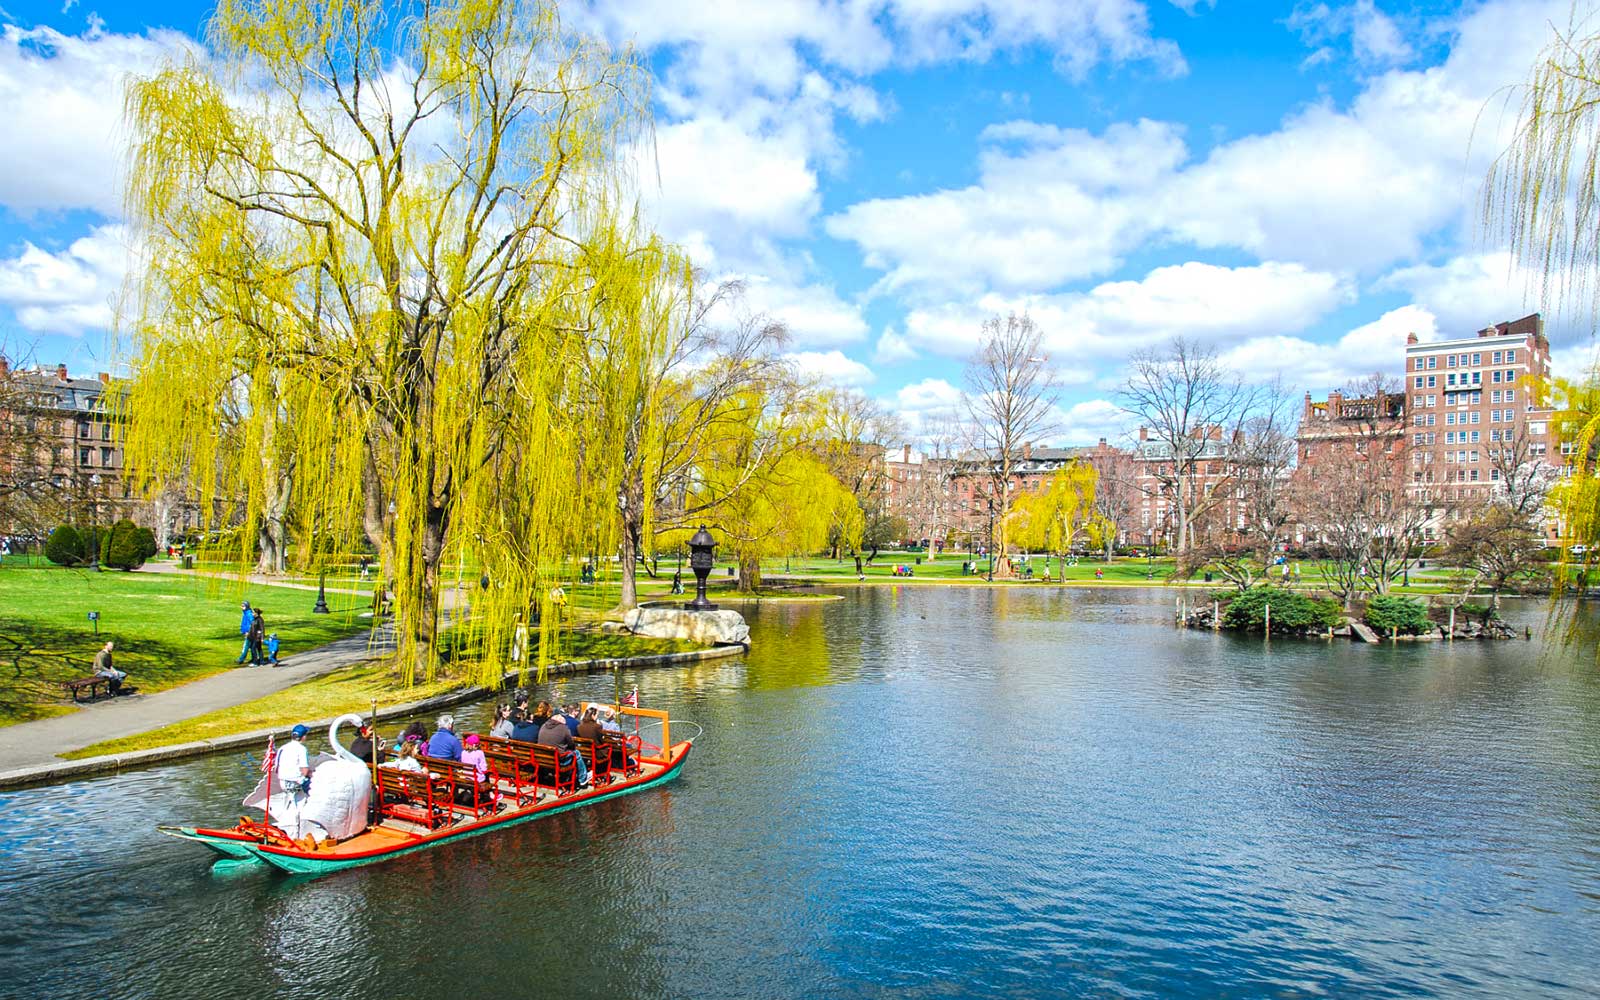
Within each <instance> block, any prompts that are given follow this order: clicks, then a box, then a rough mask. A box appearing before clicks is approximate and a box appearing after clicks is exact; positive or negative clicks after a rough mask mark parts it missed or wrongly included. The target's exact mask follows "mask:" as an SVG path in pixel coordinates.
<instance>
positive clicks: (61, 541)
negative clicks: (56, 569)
mask: <svg viewBox="0 0 1600 1000" xmlns="http://www.w3.org/2000/svg"><path fill="white" fill-rule="evenodd" d="M44 557H45V558H46V559H48V560H50V561H51V562H53V563H55V564H56V565H57V566H82V565H83V564H84V563H85V562H86V561H87V560H86V559H85V558H84V539H83V536H82V535H80V534H79V533H78V529H77V528H74V527H73V526H72V525H70V524H63V525H61V526H59V527H57V528H56V530H54V531H52V532H50V537H49V538H48V539H46V540H45V543H44Z"/></svg>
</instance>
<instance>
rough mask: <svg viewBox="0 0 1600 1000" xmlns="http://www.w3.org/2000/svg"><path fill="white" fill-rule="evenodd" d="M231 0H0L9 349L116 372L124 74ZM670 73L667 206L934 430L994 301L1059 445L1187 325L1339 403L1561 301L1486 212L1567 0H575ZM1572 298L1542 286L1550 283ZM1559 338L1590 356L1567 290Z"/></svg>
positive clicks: (689, 235) (2, 293)
mask: <svg viewBox="0 0 1600 1000" xmlns="http://www.w3.org/2000/svg"><path fill="white" fill-rule="evenodd" d="M208 9H209V8H208V7H207V6H206V5H204V4H189V3H169V4H164V5H161V6H160V7H159V8H157V9H151V8H150V7H149V6H148V5H139V4H116V5H108V4H106V3H103V2H101V0H67V5H66V6H65V7H64V8H63V6H62V5H61V3H60V2H59V0H57V2H52V3H47V4H38V3H32V2H28V3H17V2H16V0H0V28H3V32H4V37H3V44H0V100H3V101H4V103H5V111H6V115H5V117H6V120H8V121H9V122H11V123H12V128H10V129H8V135H7V136H6V139H5V141H4V142H3V143H0V342H3V343H4V344H6V345H7V346H8V348H9V349H10V350H11V351H12V353H16V352H17V351H18V350H19V348H21V349H31V351H32V353H33V355H34V357H35V358H36V359H37V360H38V361H39V362H41V363H44V364H49V365H53V364H55V363H57V362H62V361H64V362H66V363H67V364H68V365H69V366H70V367H71V368H72V369H73V370H75V371H90V372H92V371H97V370H105V369H108V368H111V367H113V366H114V365H115V363H116V357H115V348H114V346H113V343H112V342H111V340H110V338H109V337H108V331H109V330H110V328H111V326H112V325H113V323H114V316H115V303H116V297H117V293H118V289H119V288H120V287H121V284H122V274H123V269H124V266H125V264H124V261H125V257H126V248H125V235H124V232H123V230H122V228H121V226H120V219H119V215H120V210H119V203H120V186H121V168H122V158H121V152H120V146H119V138H118V134H119V128H120V125H119V122H120V90H121V86H122V81H123V80H124V79H125V78H126V77H127V75H128V74H136V73H142V72H149V71H150V70H151V69H152V68H153V67H155V66H157V65H159V63H160V61H161V60H162V59H164V58H166V57H168V56H169V55H170V54H172V53H173V52H177V51H181V50H182V49H183V48H184V47H185V46H189V45H195V44H198V43H197V42H196V41H195V39H197V38H199V37H200V36H201V34H202V30H203V24H204V21H205V18H206V17H207V13H208ZM563 11H564V16H565V17H566V19H567V20H568V22H569V23H571V24H574V25H578V26H581V27H583V28H584V29H585V30H588V31H591V32H594V33H596V34H599V35H602V36H604V37H606V38H607V39H609V40H611V41H612V42H615V43H622V42H632V43H633V44H634V45H635V46H636V47H637V48H638V50H639V51H640V52H642V53H643V54H644V55H645V58H646V59H647V60H648V63H649V65H650V67H651V69H652V70H653V71H654V73H655V77H656V88H655V94H656V129H655V145H656V148H655V158H656V162H657V163H659V166H660V171H659V173H660V184H659V187H657V186H655V185H652V187H651V189H650V190H649V191H647V192H646V200H647V203H648V208H649V211H650V213H651V217H652V218H653V219H654V220H655V223H656V225H657V226H658V228H660V230H661V231H662V232H663V233H664V234H665V235H666V236H667V237H669V238H671V239H673V240H676V241H679V242H681V243H683V244H684V245H685V246H687V247H689V248H691V250H692V252H693V253H694V255H695V257H696V259H697V261H698V262H699V263H700V264H701V265H702V266H703V267H704V269H705V270H706V271H707V272H708V273H709V274H711V275H713V276H717V277H740V278H742V279H743V280H744V281H745V283H746V286H747V289H748V293H747V296H748V305H749V307H750V308H752V309H754V310H756V311H763V312H767V313H770V314H772V315H773V316H775V317H777V318H780V319H782V320H784V321H785V322H786V323H787V324H788V326H789V327H790V330H791V332H792V336H793V340H792V344H791V350H792V351H793V353H794V355H795V358H796V361H797V363H799V364H801V365H802V366H803V367H805V368H807V369H808V370H811V371H813V372H815V373H817V374H818V375H819V376H821V377H825V378H827V379H830V380H833V381H835V382H838V383H841V384H846V385H851V386H855V387H858V388H860V389H861V390H862V391H863V392H866V393H868V394H870V395H872V396H874V397H876V398H878V399H881V400H882V401H883V402H884V404H885V405H886V406H888V407H889V408H890V409H892V410H895V411H896V412H898V413H900V414H901V415H902V417H903V419H904V421H905V423H906V425H907V427H908V429H909V431H910V432H911V433H913V434H916V433H918V432H920V431H921V430H923V429H925V428H927V427H929V426H931V424H932V423H933V422H934V421H936V419H937V417H938V416H939V415H940V414H941V413H945V412H948V411H949V410H950V409H951V407H952V406H953V404H954V401H955V399H956V396H957V391H958V389H959V386H960V384H961V368H962V363H963V360H964V359H965V357H966V356H967V355H968V354H970V352H971V351H972V349H973V347H974V345H975V342H976V338H977V332H978V328H979V324H980V323H981V321H982V320H983V318H984V317H985V316H988V315H991V314H995V313H1000V312H1006V311H1011V310H1017V311H1023V310H1025V311H1027V312H1028V313H1029V314H1030V315H1032V316H1033V317H1034V318H1035V320H1036V321H1038V322H1039V323H1040V325H1041V326H1042V327H1043V328H1044V329H1045V331H1046V334H1047V344H1048V349H1049V354H1050V357H1051V359H1052V361H1053V363H1054V364H1055V366H1056V367H1057V368H1058V370H1059V371H1060V373H1061V375H1062V381H1063V383H1064V388H1063V393H1062V403H1061V407H1060V411H1061V412H1060V414H1059V427H1058V429H1057V430H1056V432H1055V433H1054V434H1053V435H1052V439H1053V440H1055V441H1058V442H1060V443H1089V442H1092V441H1093V440H1094V439H1095V438H1096V437H1098V436H1101V435H1107V436H1111V437H1113V438H1115V437H1116V436H1117V435H1119V434H1121V433H1125V432H1126V430H1127V424H1128V420H1127V417H1126V415H1125V414H1123V413H1121V412H1120V411H1119V410H1118V408H1117V407H1116V405H1115V398H1116V396H1115V388H1116V385H1117V383H1118V381H1119V379H1120V377H1121V371H1122V369H1123V366H1124V365H1125V363H1126V360H1127V358H1128V356H1129V354H1130V353H1131V352H1132V351H1134V350H1137V349H1140V348H1142V347H1150V346H1155V345H1159V344H1160V343H1161V342H1163V341H1164V340H1166V339H1167V338H1169V337H1171V336H1174V335H1182V336H1186V337H1190V338H1193V339H1197V340H1201V341H1204V342H1206V343H1209V344H1211V345H1213V346H1214V347H1215V348H1216V349H1217V350H1218V351H1219V352H1221V353H1222V354H1223V356H1224V357H1225V358H1226V359H1227V360H1228V362H1229V363H1230V364H1231V365H1233V366H1234V367H1235V368H1237V369H1238V370H1239V371H1240V372H1242V373H1244V374H1245V375H1247V376H1249V377H1251V378H1260V379H1266V378H1271V377H1274V376H1281V377H1282V379H1283V380H1284V382H1285V383H1286V384H1287V385H1288V386H1290V387H1292V388H1293V390H1294V391H1296V392H1299V391H1302V390H1310V391H1312V392H1313V393H1315V394H1317V395H1319V396H1320V395H1321V394H1323V393H1325V392H1326V391H1327V390H1328V389H1330V388H1336V387H1337V386H1339V385H1340V384H1342V383H1343V382H1345V381H1346V380H1348V379H1351V378H1353V377H1356V376H1358V375H1360V374H1363V373H1366V372H1370V371H1372V370H1373V368H1374V367H1375V366H1382V367H1383V368H1385V369H1387V370H1390V371H1394V372H1398V369H1399V366H1400V346H1401V345H1402V344H1403V342H1404V339H1405V336H1406V334H1407V333H1408V332H1416V333H1417V334H1418V335H1419V336H1422V337H1424V338H1435V337H1445V336H1465V335H1469V334H1470V333H1471V332H1472V331H1474V330H1476V329H1477V328H1479V327H1481V326H1483V325H1484V324H1486V323H1489V322H1494V321H1499V320H1504V319H1510V318H1515V317H1517V316H1521V315H1523V314H1525V313H1526V312H1530V311H1533V310H1536V309H1539V308H1541V304H1540V302H1539V301H1538V299H1537V295H1536V290H1533V289H1532V286H1531V285H1530V283H1529V282H1528V280H1527V278H1526V275H1524V274H1523V273H1522V272H1520V271H1519V270H1518V269H1516V268H1515V267H1514V266H1513V265H1512V263H1511V261H1510V260H1509V258H1508V257H1507V256H1506V254H1505V253H1504V252H1503V250H1502V249H1501V247H1500V246H1498V245H1497V244H1496V243H1495V241H1494V240H1493V239H1491V238H1489V237H1487V236H1486V235H1485V230H1484V228H1483V226H1482V222H1481V220H1480V219H1479V217H1478V215H1477V214H1476V213H1477V206H1478V203H1479V199H1480V197H1481V185H1482V178H1483V176H1484V172H1485V170H1486V168H1487V166H1488V163H1489V161H1490V159H1491V158H1492V156H1493V154H1494V152H1495V151H1496V150H1497V149H1498V148H1500V146H1501V145H1502V144H1503V142H1504V140H1505V135H1506V131H1507V127H1508V125H1509V122H1508V121H1507V119H1506V116H1505V115H1504V114H1503V113H1502V112H1501V110H1500V104H1499V103H1496V102H1495V101H1494V100H1493V98H1494V96H1495V94H1496V92H1497V91H1498V90H1499V89H1500V88H1502V87H1505V86H1507V85H1510V84H1515V83H1517V82H1518V81H1520V80H1521V79H1522V78H1523V77H1524V75H1525V74H1526V72H1527V68H1528V67H1529V65H1530V64H1531V63H1532V61H1533V59H1534V58H1535V56H1536V55H1537V53H1538V51H1539V50H1540V48H1542V47H1543V46H1544V45H1545V44H1546V43H1547V42H1548V41H1549V39H1550V37H1551V25H1552V24H1558V25H1565V24H1566V23H1567V22H1568V16H1569V4H1568V3H1567V2H1566V0H1555V2H1551V3H1532V2H1474V3H1466V4H1457V3H1442V2H1441V3H1419V4H1412V5H1405V6H1402V5H1400V4H1398V3H1376V2H1372V0H1360V2H1356V3H1349V4H1338V3H1301V4H1299V5H1298V6H1289V5H1278V4H1261V3H1241V2H1232V0H1216V2H1215V3H1210V2H1206V0H1189V2H1168V0H1152V2H1149V3H1139V2H1135V0H1076V2H1074V0H1058V2H1055V3H1039V2H1036V0H1035V2H1030V0H765V2H763V3H759V4H684V3H681V2H678V0H628V2H613V3H582V4H580V3H572V4H568V5H566V6H565V7H563ZM1545 311H1546V313H1547V314H1549V313H1550V310H1549V309H1546V310H1545ZM1554 319H1555V322H1554V323H1553V324H1552V326H1551V330H1552V333H1553V334H1554V338H1553V339H1554V340H1555V342H1556V346H1557V355H1558V363H1561V364H1564V365H1566V366H1567V367H1569V368H1570V367H1571V366H1573V365H1575V364H1577V363H1579V362H1580V361H1581V360H1582V359H1584V358H1586V357H1587V356H1588V352H1589V346H1588V343H1589V342H1588V339H1587V337H1586V336H1582V337H1580V336H1579V335H1578V333H1577V332H1576V331H1577V325H1576V324H1568V323H1565V322H1562V321H1561V318H1560V317H1554Z"/></svg>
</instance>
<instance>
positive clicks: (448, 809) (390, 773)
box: [371, 766, 455, 830]
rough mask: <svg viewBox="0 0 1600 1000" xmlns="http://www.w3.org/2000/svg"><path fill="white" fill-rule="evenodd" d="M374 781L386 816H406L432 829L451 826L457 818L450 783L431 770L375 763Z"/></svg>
mask: <svg viewBox="0 0 1600 1000" xmlns="http://www.w3.org/2000/svg"><path fill="white" fill-rule="evenodd" d="M371 771H372V783H373V785H374V786H376V788H377V796H378V814H379V815H380V816H382V817H384V818H385V819H387V818H391V817H392V818H394V819H403V820H406V821H407V822H410V823H416V824H418V825H419V826H425V827H427V828H428V829H429V830H437V829H438V828H439V827H441V826H447V825H449V823H450V822H451V821H452V820H454V819H455V808H454V807H455V802H454V799H453V798H452V796H451V789H450V783H449V782H447V781H441V780H440V779H438V778H435V777H434V776H433V775H431V774H429V773H428V772H427V771H402V770H400V769H399V768H398V767H382V766H379V767H374V768H372V769H371Z"/></svg>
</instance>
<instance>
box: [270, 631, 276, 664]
mask: <svg viewBox="0 0 1600 1000" xmlns="http://www.w3.org/2000/svg"><path fill="white" fill-rule="evenodd" d="M267 659H269V660H271V661H272V665H273V666H277V665H278V633H276V632H274V633H272V634H271V635H269V636H267Z"/></svg>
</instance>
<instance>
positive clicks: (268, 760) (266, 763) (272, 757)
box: [261, 735, 278, 774]
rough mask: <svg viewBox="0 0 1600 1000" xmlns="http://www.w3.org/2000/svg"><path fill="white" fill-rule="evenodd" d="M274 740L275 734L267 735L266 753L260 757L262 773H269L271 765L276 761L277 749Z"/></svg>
mask: <svg viewBox="0 0 1600 1000" xmlns="http://www.w3.org/2000/svg"><path fill="white" fill-rule="evenodd" d="M275 741H276V737H275V736H271V735H269V736H268V737H267V755H266V756H265V757H262V758H261V773H262V774H271V773H272V765H274V764H276V763H277V762H278V750H277V747H276V745H275Z"/></svg>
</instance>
